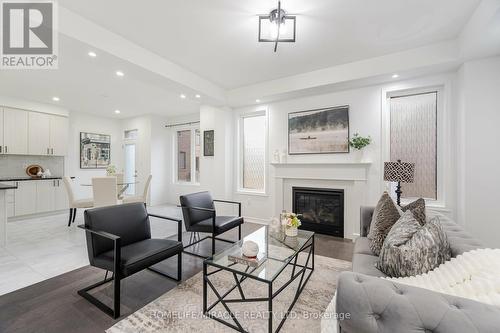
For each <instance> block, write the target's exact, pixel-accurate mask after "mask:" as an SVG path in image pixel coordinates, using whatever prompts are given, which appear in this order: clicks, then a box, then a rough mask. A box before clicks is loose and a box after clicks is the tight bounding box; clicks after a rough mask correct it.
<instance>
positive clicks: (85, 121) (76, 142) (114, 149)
mask: <svg viewBox="0 0 500 333" xmlns="http://www.w3.org/2000/svg"><path fill="white" fill-rule="evenodd" d="M80 132H90V133H98V134H108V135H111V164H114V165H116V167H117V169H118V170H121V169H122V167H123V151H122V138H123V134H122V127H121V124H120V121H119V120H117V119H111V118H105V117H97V116H93V115H90V114H86V113H80V112H73V111H72V112H71V113H70V115H69V142H68V144H69V149H68V156H67V158H66V160H65V174H66V175H68V176H73V177H76V178H75V180H74V186H73V189H74V190H75V193H76V195H77V196H78V197H79V198H80V197H89V196H92V187H84V186H81V185H80V184H82V183H89V184H90V183H91V182H92V177H99V176H104V175H105V174H106V170H104V169H80Z"/></svg>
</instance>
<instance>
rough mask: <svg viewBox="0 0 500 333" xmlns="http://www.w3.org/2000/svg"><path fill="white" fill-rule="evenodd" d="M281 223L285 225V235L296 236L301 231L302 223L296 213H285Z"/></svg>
mask: <svg viewBox="0 0 500 333" xmlns="http://www.w3.org/2000/svg"><path fill="white" fill-rule="evenodd" d="M281 223H282V224H283V225H284V227H285V235H287V236H290V237H296V236H297V235H298V232H299V231H298V229H299V227H300V226H301V225H302V222H300V220H299V216H298V215H297V214H295V213H283V216H282V219H281Z"/></svg>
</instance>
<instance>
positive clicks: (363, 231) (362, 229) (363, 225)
mask: <svg viewBox="0 0 500 333" xmlns="http://www.w3.org/2000/svg"><path fill="white" fill-rule="evenodd" d="M374 210H375V207H372V206H361V211H360V221H359V235H360V236H361V237H366V236H368V232H370V224H371V223H372V216H373V212H374Z"/></svg>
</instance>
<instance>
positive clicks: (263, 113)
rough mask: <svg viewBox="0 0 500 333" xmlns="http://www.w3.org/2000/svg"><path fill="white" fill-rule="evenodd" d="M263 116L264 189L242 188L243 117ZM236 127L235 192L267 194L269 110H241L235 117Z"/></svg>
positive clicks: (257, 194)
mask: <svg viewBox="0 0 500 333" xmlns="http://www.w3.org/2000/svg"><path fill="white" fill-rule="evenodd" d="M256 116H264V117H265V123H266V128H265V135H266V138H265V150H264V155H265V156H264V189H263V190H251V189H245V188H243V119H244V118H249V117H256ZM236 128H237V133H236V135H237V144H236V159H235V161H236V165H235V170H237V172H235V174H236V182H235V183H236V194H243V195H255V196H269V194H268V189H269V176H268V175H269V112H268V111H267V109H258V110H256V111H248V112H241V113H239V114H238V115H237V119H236Z"/></svg>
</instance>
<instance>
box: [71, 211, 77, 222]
mask: <svg viewBox="0 0 500 333" xmlns="http://www.w3.org/2000/svg"><path fill="white" fill-rule="evenodd" d="M75 218H76V208H73V221H71V222H72V223H75Z"/></svg>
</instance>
